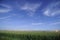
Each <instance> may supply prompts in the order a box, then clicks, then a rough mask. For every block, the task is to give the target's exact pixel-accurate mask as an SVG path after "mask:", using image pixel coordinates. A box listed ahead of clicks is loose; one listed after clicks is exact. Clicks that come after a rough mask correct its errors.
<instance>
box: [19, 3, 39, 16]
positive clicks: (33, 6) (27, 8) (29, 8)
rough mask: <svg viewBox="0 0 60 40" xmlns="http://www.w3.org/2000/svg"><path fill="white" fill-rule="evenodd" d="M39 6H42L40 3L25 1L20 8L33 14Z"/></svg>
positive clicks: (30, 14)
mask: <svg viewBox="0 0 60 40" xmlns="http://www.w3.org/2000/svg"><path fill="white" fill-rule="evenodd" d="M38 7H40V4H31V3H25V4H24V5H23V6H21V7H20V9H21V10H24V11H26V12H28V14H27V15H29V16H33V15H34V13H35V12H36V10H37V9H38Z"/></svg>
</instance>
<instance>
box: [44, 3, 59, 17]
mask: <svg viewBox="0 0 60 40" xmlns="http://www.w3.org/2000/svg"><path fill="white" fill-rule="evenodd" d="M44 15H46V16H56V15H60V2H54V3H51V4H50V5H48V6H47V8H45V10H44Z"/></svg>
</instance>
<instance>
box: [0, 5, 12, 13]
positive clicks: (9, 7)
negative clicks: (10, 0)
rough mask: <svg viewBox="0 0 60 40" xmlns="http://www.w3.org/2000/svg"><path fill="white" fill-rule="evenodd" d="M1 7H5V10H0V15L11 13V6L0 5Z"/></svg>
mask: <svg viewBox="0 0 60 40" xmlns="http://www.w3.org/2000/svg"><path fill="white" fill-rule="evenodd" d="M0 6H2V7H4V8H0V13H6V12H9V11H11V6H9V5H6V4H0Z"/></svg>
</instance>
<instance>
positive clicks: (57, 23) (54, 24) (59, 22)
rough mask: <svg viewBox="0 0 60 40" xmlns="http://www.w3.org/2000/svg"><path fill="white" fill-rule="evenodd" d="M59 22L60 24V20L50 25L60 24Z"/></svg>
mask: <svg viewBox="0 0 60 40" xmlns="http://www.w3.org/2000/svg"><path fill="white" fill-rule="evenodd" d="M58 24H60V22H54V23H50V25H58Z"/></svg>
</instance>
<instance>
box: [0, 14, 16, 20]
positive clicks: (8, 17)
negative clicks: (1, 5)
mask: <svg viewBox="0 0 60 40" xmlns="http://www.w3.org/2000/svg"><path fill="white" fill-rule="evenodd" d="M13 16H16V14H12V15H9V16H6V17H1V18H0V19H8V18H10V17H13Z"/></svg>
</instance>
